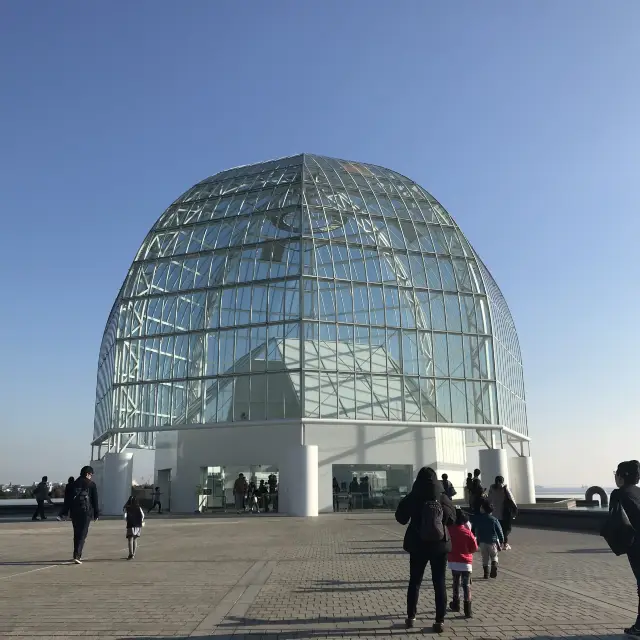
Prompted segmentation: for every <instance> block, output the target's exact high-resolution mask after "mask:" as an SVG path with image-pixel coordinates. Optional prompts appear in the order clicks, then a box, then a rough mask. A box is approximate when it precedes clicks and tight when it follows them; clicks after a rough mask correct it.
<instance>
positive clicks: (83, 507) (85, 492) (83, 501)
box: [71, 482, 91, 515]
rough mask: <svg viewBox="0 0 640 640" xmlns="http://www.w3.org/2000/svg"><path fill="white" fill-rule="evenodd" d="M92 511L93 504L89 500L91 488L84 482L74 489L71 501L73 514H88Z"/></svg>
mask: <svg viewBox="0 0 640 640" xmlns="http://www.w3.org/2000/svg"><path fill="white" fill-rule="evenodd" d="M89 511H91V502H90V500H89V488H88V487H87V486H86V485H85V484H84V482H83V483H82V484H80V485H78V486H75V487H74V488H73V498H72V500H71V513H76V514H78V515H81V514H85V515H86V514H88V513H89Z"/></svg>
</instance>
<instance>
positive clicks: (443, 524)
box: [396, 467, 456, 633]
mask: <svg viewBox="0 0 640 640" xmlns="http://www.w3.org/2000/svg"><path fill="white" fill-rule="evenodd" d="M455 515H456V511H455V507H454V506H453V503H452V502H451V500H450V499H449V497H448V496H447V495H446V494H445V493H444V491H443V489H442V484H441V483H440V481H439V480H438V476H437V475H436V472H435V471H434V470H433V469H431V468H430V467H423V468H422V469H420V471H419V472H418V476H417V477H416V480H415V482H414V483H413V487H412V488H411V492H410V493H409V494H408V495H407V496H405V497H404V498H403V499H402V500H401V501H400V504H399V505H398V508H397V509H396V520H397V521H398V522H399V523H400V524H402V525H406V524H408V525H409V526H408V527H407V530H406V532H405V535H404V543H403V549H404V550H405V551H406V552H408V553H409V586H408V589H407V619H406V622H405V625H406V627H407V629H411V628H412V627H413V625H414V623H415V619H416V613H417V608H418V597H419V595H420V586H421V585H422V579H423V577H424V572H425V569H426V567H427V564H430V565H431V580H432V582H433V588H434V591H435V601H436V603H435V604H436V620H435V622H434V624H433V630H434V632H436V633H441V632H442V631H443V629H444V617H445V615H446V611H447V586H446V574H447V554H448V553H449V552H450V551H451V537H450V536H449V533H448V530H447V526H448V525H450V524H453V522H454V521H455Z"/></svg>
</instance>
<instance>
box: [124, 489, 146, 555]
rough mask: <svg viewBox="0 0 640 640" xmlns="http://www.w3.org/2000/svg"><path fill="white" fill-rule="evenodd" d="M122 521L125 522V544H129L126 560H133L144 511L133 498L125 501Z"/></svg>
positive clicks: (142, 524) (142, 523)
mask: <svg viewBox="0 0 640 640" xmlns="http://www.w3.org/2000/svg"><path fill="white" fill-rule="evenodd" d="M124 519H125V520H126V521H127V542H128V544H129V557H128V558H127V560H133V558H135V557H136V549H137V547H138V538H139V537H140V534H141V533H142V527H143V526H144V511H143V510H142V507H141V506H140V504H139V503H138V499H137V498H136V497H134V496H131V497H130V498H129V500H127V504H125V505H124Z"/></svg>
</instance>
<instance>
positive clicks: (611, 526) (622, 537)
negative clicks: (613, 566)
mask: <svg viewBox="0 0 640 640" xmlns="http://www.w3.org/2000/svg"><path fill="white" fill-rule="evenodd" d="M600 535H601V536H602V537H603V538H604V539H605V540H606V542H607V544H608V545H609V548H610V549H611V551H613V553H615V554H616V555H617V556H621V555H624V554H625V553H627V552H628V551H629V548H630V547H631V545H632V544H633V543H634V540H635V537H636V531H635V529H634V528H633V525H632V524H631V522H629V516H628V515H627V512H626V511H625V510H624V507H623V506H622V503H621V502H618V503H617V504H616V505H615V506H614V507H613V509H612V510H611V512H610V513H609V517H608V518H607V519H606V521H605V523H604V525H603V526H602V530H601V531H600Z"/></svg>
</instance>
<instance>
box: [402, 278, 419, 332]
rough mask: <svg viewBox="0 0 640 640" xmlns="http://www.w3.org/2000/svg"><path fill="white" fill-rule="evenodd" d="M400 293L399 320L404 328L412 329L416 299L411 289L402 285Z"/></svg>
mask: <svg viewBox="0 0 640 640" xmlns="http://www.w3.org/2000/svg"><path fill="white" fill-rule="evenodd" d="M399 293H400V321H401V323H402V326H403V327H404V328H405V329H414V328H415V326H416V316H415V314H416V301H415V299H414V296H413V289H406V288H404V287H402V288H401V289H400V290H399Z"/></svg>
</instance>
